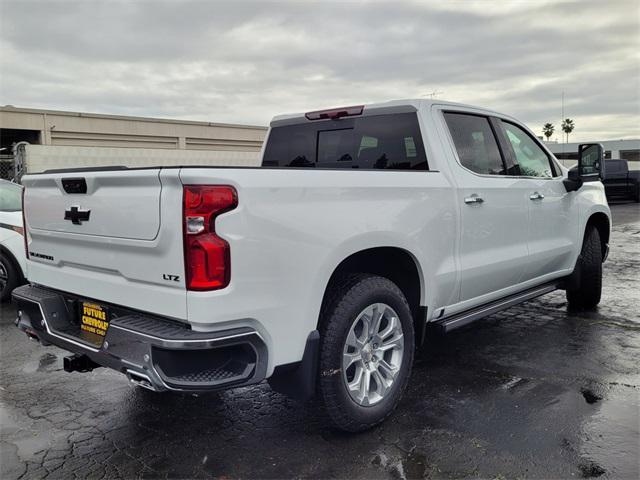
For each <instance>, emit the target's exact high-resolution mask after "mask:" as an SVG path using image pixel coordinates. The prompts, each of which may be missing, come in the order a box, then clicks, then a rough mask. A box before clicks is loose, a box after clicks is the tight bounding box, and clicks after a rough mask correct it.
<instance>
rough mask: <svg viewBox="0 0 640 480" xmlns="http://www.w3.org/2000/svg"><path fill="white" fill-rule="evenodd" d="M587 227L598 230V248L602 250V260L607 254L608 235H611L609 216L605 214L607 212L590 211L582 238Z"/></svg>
mask: <svg viewBox="0 0 640 480" xmlns="http://www.w3.org/2000/svg"><path fill="white" fill-rule="evenodd" d="M589 227H594V228H595V229H596V230H598V234H599V235H600V248H601V250H602V258H603V261H604V259H605V258H606V256H607V251H608V248H609V237H610V235H611V221H610V220H609V217H608V216H607V214H605V213H603V212H595V213H592V214H591V216H590V217H589V219H588V220H587V223H586V225H585V229H584V233H583V238H584V234H586V232H587V229H588V228H589Z"/></svg>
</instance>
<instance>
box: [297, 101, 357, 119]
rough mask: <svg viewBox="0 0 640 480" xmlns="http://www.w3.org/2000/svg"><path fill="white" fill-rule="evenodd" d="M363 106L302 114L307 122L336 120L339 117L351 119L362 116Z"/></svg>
mask: <svg viewBox="0 0 640 480" xmlns="http://www.w3.org/2000/svg"><path fill="white" fill-rule="evenodd" d="M363 110H364V105H356V106H353V107H341V108H332V109H331V110H317V111H315V112H307V113H305V114H304V116H305V117H307V120H326V119H329V118H330V119H331V120H337V119H338V118H341V117H353V116H356V115H362V111H363Z"/></svg>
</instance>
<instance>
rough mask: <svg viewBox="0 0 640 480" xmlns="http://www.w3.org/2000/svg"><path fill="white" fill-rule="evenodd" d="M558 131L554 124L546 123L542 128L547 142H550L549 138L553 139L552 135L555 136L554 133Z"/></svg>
mask: <svg viewBox="0 0 640 480" xmlns="http://www.w3.org/2000/svg"><path fill="white" fill-rule="evenodd" d="M555 131H556V127H554V126H553V123H545V124H544V125H543V127H542V133H543V134H544V136H545V137H547V142H548V141H549V138H550V137H551V135H553V132H555Z"/></svg>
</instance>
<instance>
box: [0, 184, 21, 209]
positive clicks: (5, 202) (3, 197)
mask: <svg viewBox="0 0 640 480" xmlns="http://www.w3.org/2000/svg"><path fill="white" fill-rule="evenodd" d="M20 210H22V187H21V186H20V185H18V184H16V183H11V182H3V181H0V212H19V211H20Z"/></svg>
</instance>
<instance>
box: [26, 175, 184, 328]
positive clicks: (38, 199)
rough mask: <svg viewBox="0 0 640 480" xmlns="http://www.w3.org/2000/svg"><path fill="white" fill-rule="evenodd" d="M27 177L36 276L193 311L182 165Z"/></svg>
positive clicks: (151, 307)
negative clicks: (187, 272)
mask: <svg viewBox="0 0 640 480" xmlns="http://www.w3.org/2000/svg"><path fill="white" fill-rule="evenodd" d="M23 183H24V185H25V187H26V188H25V197H24V211H25V218H26V226H27V231H28V238H29V239H30V241H29V260H28V262H27V272H28V273H27V275H28V278H29V280H30V281H31V282H33V283H37V284H41V285H45V286H50V287H52V288H56V289H58V290H66V291H69V292H73V293H75V294H78V295H83V296H86V297H87V298H90V299H95V300H99V301H102V302H105V303H114V304H120V305H128V306H130V307H132V308H135V309H139V310H143V311H147V312H152V313H157V314H161V315H166V316H170V317H173V318H176V319H181V320H182V319H185V318H186V290H185V284H184V254H183V247H182V184H181V183H180V180H179V176H178V170H177V169H164V170H160V169H141V170H103V171H92V172H68V173H66V172H65V173H51V174H41V175H34V176H26V177H25V178H24V179H23ZM65 217H66V218H65Z"/></svg>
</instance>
